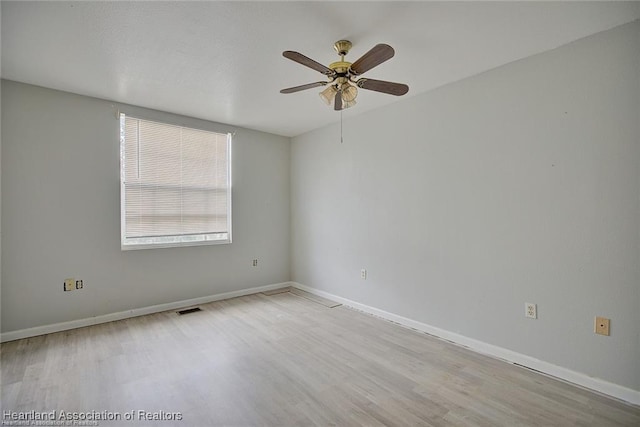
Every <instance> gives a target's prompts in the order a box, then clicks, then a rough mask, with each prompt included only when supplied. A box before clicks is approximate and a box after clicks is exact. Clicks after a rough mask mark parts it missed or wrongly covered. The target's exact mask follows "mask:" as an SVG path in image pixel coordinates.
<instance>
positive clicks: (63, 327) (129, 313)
mask: <svg viewBox="0 0 640 427" xmlns="http://www.w3.org/2000/svg"><path fill="white" fill-rule="evenodd" d="M287 286H291V284H290V283H289V282H284V283H274V284H272V285H265V286H257V287H254V288H248V289H241V290H238V291H231V292H224V293H221V294H215V295H207V296H205V297H200V298H192V299H187V300H182V301H176V302H170V303H166V304H158V305H152V306H148V307H141V308H134V309H132V310H126V311H120V312H117V313H110V314H103V315H101V316H96V317H89V318H86V319H78V320H71V321H68V322H61V323H54V324H51V325H43V326H36V327H34V328H27V329H20V330H17V331H10V332H3V333H2V334H0V342H6V341H14V340H19V339H22V338H29V337H35V336H38V335H45V334H51V333H54V332H61V331H67V330H69V329H76V328H82V327H85V326H91V325H97V324H100V323H107V322H113V321H116V320H122V319H128V318H131V317H138V316H144V315H145V314H153V313H159V312H161V311H169V310H175V309H178V308H185V307H189V306H194V305H198V304H206V303H208V302H213V301H220V300H224V299H229V298H236V297H241V296H244V295H250V294H256V293H259V292H265V291H271V290H274V289H278V288H283V287H287Z"/></svg>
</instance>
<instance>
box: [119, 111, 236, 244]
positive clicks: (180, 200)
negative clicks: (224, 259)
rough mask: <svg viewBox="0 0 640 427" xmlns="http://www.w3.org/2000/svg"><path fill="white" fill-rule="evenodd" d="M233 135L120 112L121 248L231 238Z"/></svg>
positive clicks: (219, 241) (219, 240)
mask: <svg viewBox="0 0 640 427" xmlns="http://www.w3.org/2000/svg"><path fill="white" fill-rule="evenodd" d="M230 152H231V135H230V134H226V135H225V134H220V133H214V132H207V131H203V130H198V129H191V128H186V127H182V126H174V125H168V124H164V123H157V122H152V121H148V120H141V119H137V118H133V117H127V116H125V115H124V114H121V115H120V153H121V160H120V162H121V204H122V206H121V209H122V214H121V221H122V224H121V227H122V248H123V249H139V248H144V247H167V246H188V245H194V244H204V243H229V242H230V241H231V191H230V181H231V179H230V163H231V162H230V154H231V153H230Z"/></svg>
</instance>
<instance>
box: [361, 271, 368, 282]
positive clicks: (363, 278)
mask: <svg viewBox="0 0 640 427" xmlns="http://www.w3.org/2000/svg"><path fill="white" fill-rule="evenodd" d="M360 278H361V279H362V280H367V270H365V269H364V268H363V269H362V270H360Z"/></svg>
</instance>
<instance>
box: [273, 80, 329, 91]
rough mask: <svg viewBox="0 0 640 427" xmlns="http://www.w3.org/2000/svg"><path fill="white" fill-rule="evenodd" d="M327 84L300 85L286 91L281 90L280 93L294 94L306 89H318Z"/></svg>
mask: <svg viewBox="0 0 640 427" xmlns="http://www.w3.org/2000/svg"><path fill="white" fill-rule="evenodd" d="M327 83H328V82H315V83H308V84H306V85H301V86H294V87H288V88H286V89H282V90H281V91H280V93H294V92H300V91H301V90H306V89H312V88H314V87H318V86H324V85H326V84H327Z"/></svg>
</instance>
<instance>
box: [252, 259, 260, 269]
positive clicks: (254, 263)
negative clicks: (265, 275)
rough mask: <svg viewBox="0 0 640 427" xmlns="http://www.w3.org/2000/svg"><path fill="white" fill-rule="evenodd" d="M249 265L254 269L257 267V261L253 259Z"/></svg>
mask: <svg viewBox="0 0 640 427" xmlns="http://www.w3.org/2000/svg"><path fill="white" fill-rule="evenodd" d="M251 265H252V266H254V267H257V266H258V260H257V259H254V260H253V261H252V262H251Z"/></svg>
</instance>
